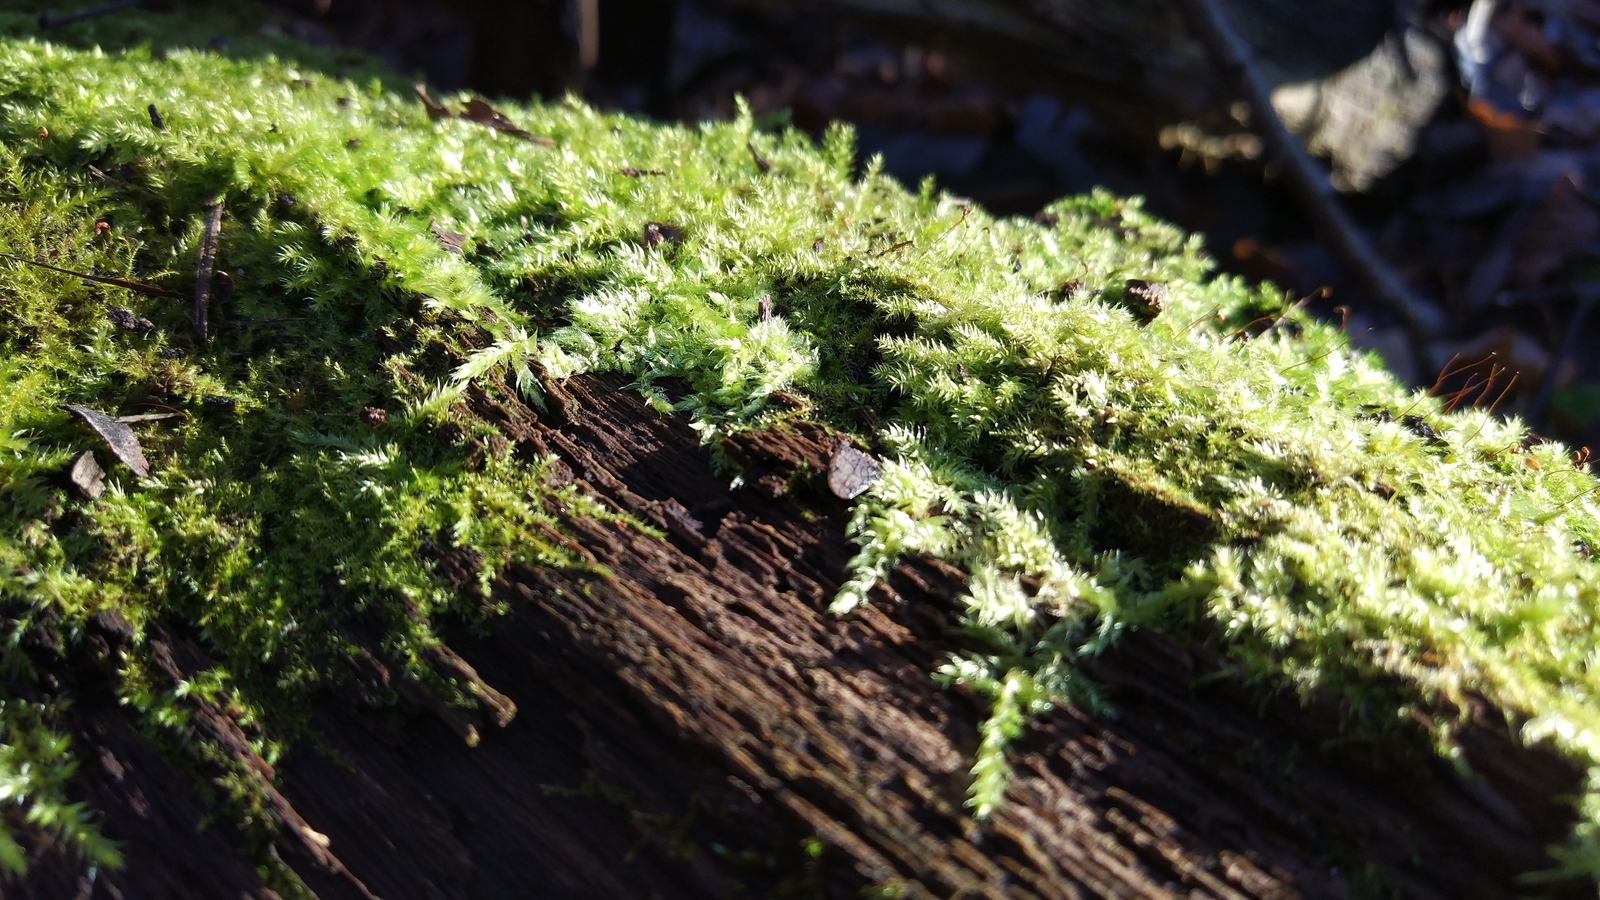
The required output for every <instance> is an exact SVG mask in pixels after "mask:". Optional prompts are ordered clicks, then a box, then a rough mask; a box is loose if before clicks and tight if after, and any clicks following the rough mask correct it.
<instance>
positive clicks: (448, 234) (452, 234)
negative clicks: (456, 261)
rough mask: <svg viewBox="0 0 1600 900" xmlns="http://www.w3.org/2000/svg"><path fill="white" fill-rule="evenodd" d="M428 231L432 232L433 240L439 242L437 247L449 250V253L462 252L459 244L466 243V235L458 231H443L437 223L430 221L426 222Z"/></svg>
mask: <svg viewBox="0 0 1600 900" xmlns="http://www.w3.org/2000/svg"><path fill="white" fill-rule="evenodd" d="M428 230H429V231H431V232H433V236H434V238H435V239H437V240H438V241H439V246H441V247H443V248H445V249H446V250H449V251H450V252H451V253H460V252H462V251H461V244H462V243H463V242H464V241H466V239H467V236H466V235H464V234H462V233H461V232H459V231H445V230H444V229H443V228H440V227H439V224H438V223H437V222H435V221H432V220H430V221H429V222H428Z"/></svg>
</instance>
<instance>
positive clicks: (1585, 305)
mask: <svg viewBox="0 0 1600 900" xmlns="http://www.w3.org/2000/svg"><path fill="white" fill-rule="evenodd" d="M1575 287H1576V289H1577V290H1576V293H1577V294H1578V306H1577V308H1576V309H1574V310H1573V311H1572V318H1571V319H1570V320H1568V322H1567V331H1566V334H1563V335H1562V336H1561V346H1559V347H1557V348H1556V352H1555V354H1554V355H1552V356H1551V357H1550V362H1549V363H1547V364H1546V365H1545V367H1544V377H1543V378H1541V379H1539V389H1538V390H1536V391H1534V392H1533V399H1532V400H1530V401H1528V409H1527V411H1526V412H1525V413H1524V416H1525V418H1527V420H1528V421H1529V422H1531V423H1535V424H1537V423H1538V421H1539V417H1540V416H1542V415H1543V414H1544V406H1545V404H1546V403H1547V402H1549V400H1550V391H1551V390H1552V389H1554V388H1555V384H1556V378H1557V377H1558V376H1559V375H1560V373H1561V367H1562V366H1563V365H1565V364H1566V362H1567V359H1568V358H1569V357H1571V356H1572V354H1573V353H1574V352H1576V351H1577V349H1578V341H1579V340H1580V339H1581V338H1582V336H1583V326H1584V325H1586V324H1587V323H1588V321H1589V313H1591V312H1593V311H1594V305H1595V302H1596V301H1600V285H1595V284H1585V285H1576V286H1575Z"/></svg>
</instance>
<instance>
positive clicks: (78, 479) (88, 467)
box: [67, 450, 106, 500]
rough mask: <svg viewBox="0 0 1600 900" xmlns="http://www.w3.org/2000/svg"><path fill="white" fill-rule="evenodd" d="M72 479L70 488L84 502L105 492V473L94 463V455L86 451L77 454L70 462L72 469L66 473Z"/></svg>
mask: <svg viewBox="0 0 1600 900" xmlns="http://www.w3.org/2000/svg"><path fill="white" fill-rule="evenodd" d="M67 476H68V477H69V478H71V479H72V486H73V487H75V488H77V489H78V493H79V494H80V495H81V496H82V497H83V498H84V499H85V500H94V499H97V498H98V497H99V496H100V495H101V494H104V493H105V492H106V471H105V470H104V469H102V468H100V464H99V463H97V462H95V461H94V454H93V453H91V452H89V451H88V450H85V451H83V452H82V453H79V454H78V458H77V459H75V460H73V461H72V469H71V471H69V472H68V473H67Z"/></svg>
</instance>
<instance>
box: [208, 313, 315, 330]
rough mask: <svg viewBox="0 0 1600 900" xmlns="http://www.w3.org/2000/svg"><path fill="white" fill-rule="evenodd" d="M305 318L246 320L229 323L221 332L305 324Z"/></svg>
mask: <svg viewBox="0 0 1600 900" xmlns="http://www.w3.org/2000/svg"><path fill="white" fill-rule="evenodd" d="M305 320H306V317H305V316H289V317H287V318H278V319H245V320H244V321H243V322H229V323H227V324H224V325H223V326H222V327H221V328H220V329H218V330H219V331H234V330H236V329H240V328H259V327H261V326H263V325H284V324H287V323H289V322H304V321H305Z"/></svg>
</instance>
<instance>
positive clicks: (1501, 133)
mask: <svg viewBox="0 0 1600 900" xmlns="http://www.w3.org/2000/svg"><path fill="white" fill-rule="evenodd" d="M1467 112H1468V113H1470V114H1471V115H1472V118H1474V119H1476V120H1477V122H1478V124H1480V125H1482V126H1483V131H1484V136H1485V138H1486V139H1487V140H1488V143H1489V155H1490V156H1492V157H1494V158H1495V159H1510V158H1512V157H1517V156H1532V155H1533V154H1534V153H1536V152H1537V151H1538V149H1539V141H1540V139H1542V138H1543V137H1544V134H1543V132H1541V131H1540V130H1539V126H1538V125H1537V124H1535V123H1534V122H1531V121H1529V120H1528V119H1525V118H1523V117H1522V116H1519V115H1517V114H1516V113H1511V112H1506V111H1505V110H1502V109H1498V108H1496V107H1495V106H1493V105H1491V104H1489V103H1487V102H1485V101H1483V100H1479V99H1473V100H1470V101H1468V102H1467Z"/></svg>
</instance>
